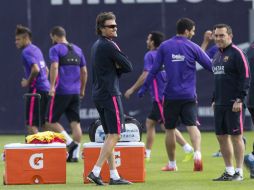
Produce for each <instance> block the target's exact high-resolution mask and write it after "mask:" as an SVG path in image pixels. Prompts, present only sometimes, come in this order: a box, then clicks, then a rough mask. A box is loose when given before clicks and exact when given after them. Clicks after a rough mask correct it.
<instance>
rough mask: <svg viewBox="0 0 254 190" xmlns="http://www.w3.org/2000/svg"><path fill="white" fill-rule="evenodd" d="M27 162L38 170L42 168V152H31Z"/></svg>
mask: <svg viewBox="0 0 254 190" xmlns="http://www.w3.org/2000/svg"><path fill="white" fill-rule="evenodd" d="M29 164H30V166H31V168H33V169H35V170H39V169H42V168H43V153H37V154H33V155H32V156H31V157H30V158H29Z"/></svg>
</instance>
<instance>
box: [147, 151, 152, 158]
mask: <svg viewBox="0 0 254 190" xmlns="http://www.w3.org/2000/svg"><path fill="white" fill-rule="evenodd" d="M150 157H151V149H146V158H150Z"/></svg>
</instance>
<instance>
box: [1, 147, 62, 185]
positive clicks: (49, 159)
mask: <svg viewBox="0 0 254 190" xmlns="http://www.w3.org/2000/svg"><path fill="white" fill-rule="evenodd" d="M4 160H5V171H4V179H3V182H4V184H5V185H12V184H59V183H66V145H65V144H60V143H52V144H20V143H12V144H7V145H5V146H4Z"/></svg>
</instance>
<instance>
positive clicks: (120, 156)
mask: <svg viewBox="0 0 254 190" xmlns="http://www.w3.org/2000/svg"><path fill="white" fill-rule="evenodd" d="M102 145H103V143H94V142H90V143H84V144H83V159H84V173H83V179H84V183H89V181H88V180H87V179H86V177H87V175H88V174H89V173H90V172H91V170H92V169H93V166H94V164H95V163H96V161H97V158H98V156H99V153H100V149H101V147H102ZM144 151H145V148H144V143H142V142H120V143H117V145H116V147H115V151H114V154H115V161H116V166H117V170H118V173H119V175H120V176H121V177H123V178H124V179H126V180H129V181H131V182H144V181H145V162H144V155H145V153H144ZM101 177H102V180H103V181H104V182H109V166H108V164H107V163H105V164H104V165H103V167H102V171H101Z"/></svg>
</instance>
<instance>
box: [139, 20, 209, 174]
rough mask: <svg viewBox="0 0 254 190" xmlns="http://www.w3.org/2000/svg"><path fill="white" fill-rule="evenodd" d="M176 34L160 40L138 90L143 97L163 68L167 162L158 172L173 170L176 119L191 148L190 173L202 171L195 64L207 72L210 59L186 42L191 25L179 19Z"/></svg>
mask: <svg viewBox="0 0 254 190" xmlns="http://www.w3.org/2000/svg"><path fill="white" fill-rule="evenodd" d="M176 31H177V35H176V36H174V37H172V38H171V39H169V40H166V41H164V42H163V43H162V44H161V45H160V47H159V49H158V52H157V56H156V60H155V64H154V65H153V67H152V69H151V71H150V72H149V74H148V76H147V79H146V81H145V83H144V85H143V86H142V88H141V89H140V90H139V92H138V94H139V96H140V97H141V96H143V95H144V93H145V92H146V90H147V89H148V88H149V85H150V84H151V82H152V80H153V78H154V77H155V76H156V74H157V73H158V72H159V71H160V69H161V67H162V65H164V67H165V70H166V74H167V75H166V76H167V85H166V88H165V90H164V107H163V110H164V118H165V128H166V140H165V142H166V149H167V153H168V158H169V162H168V164H167V165H166V166H165V167H163V168H162V171H176V170H177V165H176V159H175V148H176V135H175V128H176V123H177V122H178V120H179V118H180V119H181V122H182V123H183V124H184V125H186V126H187V130H188V132H189V135H190V138H191V142H192V145H193V148H194V169H193V170H194V171H202V170H203V164H202V158H201V135H200V131H199V129H198V128H197V94H196V62H198V63H199V64H201V65H202V66H203V67H204V68H205V69H207V70H209V71H211V60H210V59H209V57H208V56H207V55H206V53H204V51H203V50H202V49H201V48H200V47H199V46H198V45H197V44H195V43H193V42H191V41H190V39H191V38H192V36H193V35H194V34H195V23H194V21H192V20H191V19H189V18H181V19H179V20H178V21H177V24H176Z"/></svg>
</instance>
